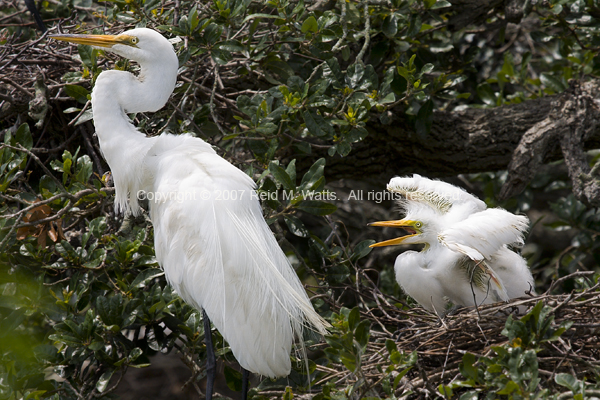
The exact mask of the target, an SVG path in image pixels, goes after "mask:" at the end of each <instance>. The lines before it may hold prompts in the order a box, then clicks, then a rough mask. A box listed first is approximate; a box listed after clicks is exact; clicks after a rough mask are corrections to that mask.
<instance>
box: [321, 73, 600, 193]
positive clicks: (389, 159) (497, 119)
mask: <svg viewBox="0 0 600 400" xmlns="http://www.w3.org/2000/svg"><path fill="white" fill-rule="evenodd" d="M581 86H584V87H585V90H584V92H585V93H584V94H580V95H574V94H573V93H572V89H569V90H568V91H566V92H564V93H562V94H559V95H555V96H549V97H544V98H540V99H536V100H530V101H527V102H524V103H520V104H515V105H510V106H505V107H498V108H492V109H475V108H473V109H467V110H464V111H458V112H436V113H434V118H433V124H432V128H431V132H430V133H429V134H428V135H427V137H426V138H425V140H420V139H419V137H418V136H417V135H416V133H415V131H414V129H413V128H412V124H410V123H409V122H408V121H407V118H406V117H405V116H404V115H403V113H402V112H401V111H400V110H398V113H397V114H394V115H391V118H392V123H391V124H389V125H382V124H381V123H380V122H379V119H378V118H377V117H376V116H374V117H373V118H372V120H371V122H370V123H369V125H368V126H367V128H368V130H369V136H368V137H367V138H366V139H365V140H364V141H363V142H361V143H358V144H356V145H355V148H354V149H353V151H352V152H351V153H350V155H349V156H347V157H345V158H339V157H338V158H330V159H329V160H328V167H327V169H326V173H327V174H328V176H329V178H330V179H338V178H353V179H358V180H365V179H368V180H369V181H372V182H375V183H377V184H382V185H383V184H385V183H387V182H388V180H389V179H390V178H391V177H393V176H396V175H403V174H412V173H421V174H426V175H428V176H444V175H456V174H460V173H475V172H483V171H496V170H502V169H507V168H508V167H509V164H510V171H511V176H510V178H509V181H508V182H507V186H506V188H505V189H503V194H504V195H505V196H512V195H515V194H517V193H518V192H520V191H521V190H523V189H524V188H525V186H526V185H527V184H528V183H529V182H530V180H531V179H532V178H533V176H534V175H535V172H536V170H537V168H538V167H539V166H540V165H541V164H543V163H546V162H549V161H554V160H558V159H561V158H563V154H564V157H565V158H568V159H567V160H566V161H567V167H568V168H569V174H570V176H571V179H573V180H574V183H573V186H574V191H575V194H576V196H577V197H578V198H579V199H581V200H582V201H585V202H587V203H589V204H595V200H594V198H598V197H600V194H599V192H598V186H597V185H598V183H597V182H598V181H597V178H595V179H594V178H593V176H592V174H591V173H590V168H589V166H587V164H586V160H585V154H584V151H585V150H587V149H591V148H597V147H600V130H598V129H596V128H597V126H596V123H595V120H596V119H597V118H598V114H597V113H598V111H597V108H596V106H595V103H594V101H593V97H592V95H593V94H597V93H599V92H598V91H597V89H596V87H597V86H600V82H598V81H592V82H589V83H587V84H585V85H581ZM573 87H579V86H578V85H577V84H576V83H573V85H572V88H573ZM573 96H575V97H574V98H573ZM567 103H568V104H567ZM556 104H560V105H563V106H561V107H558V108H556V106H555V105H556ZM563 118H565V122H564V123H562V125H560V126H561V129H558V130H557V126H555V125H556V121H562V119H563ZM561 151H562V153H561ZM579 188H580V189H579ZM578 193H583V195H582V194H578ZM594 193H596V194H594ZM583 196H585V197H583Z"/></svg>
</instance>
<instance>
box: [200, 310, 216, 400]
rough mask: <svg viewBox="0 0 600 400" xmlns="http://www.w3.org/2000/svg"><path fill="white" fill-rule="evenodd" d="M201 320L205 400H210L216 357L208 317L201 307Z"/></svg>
mask: <svg viewBox="0 0 600 400" xmlns="http://www.w3.org/2000/svg"><path fill="white" fill-rule="evenodd" d="M202 320H203V322H204V343H206V400H212V394H213V386H214V383H215V370H216V365H217V359H216V357H215V349H214V347H213V341H212V334H211V332H210V319H208V315H206V311H204V309H202Z"/></svg>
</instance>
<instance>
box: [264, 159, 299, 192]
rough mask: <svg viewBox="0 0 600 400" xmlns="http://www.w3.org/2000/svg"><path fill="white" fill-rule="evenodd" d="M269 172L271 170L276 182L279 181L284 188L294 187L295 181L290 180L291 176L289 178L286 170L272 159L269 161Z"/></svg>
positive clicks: (292, 188) (291, 188)
mask: <svg viewBox="0 0 600 400" xmlns="http://www.w3.org/2000/svg"><path fill="white" fill-rule="evenodd" d="M269 172H271V174H272V175H273V178H275V181H276V182H279V183H281V184H282V185H283V187H284V189H287V190H294V189H296V183H295V182H292V178H290V176H289V175H288V173H287V172H286V170H285V169H283V168H282V167H280V166H279V165H278V164H277V163H275V162H274V161H271V163H270V164H269Z"/></svg>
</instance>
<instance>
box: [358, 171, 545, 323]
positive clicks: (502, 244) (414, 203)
mask: <svg viewBox="0 0 600 400" xmlns="http://www.w3.org/2000/svg"><path fill="white" fill-rule="evenodd" d="M387 189H388V190H389V191H390V192H392V193H397V194H399V195H400V197H401V198H400V200H399V205H400V207H401V208H402V209H403V210H404V212H405V214H406V215H405V218H404V219H402V220H398V221H380V222H374V223H372V224H370V225H373V226H390V227H397V228H402V229H404V230H405V231H407V232H408V233H409V234H408V235H406V236H402V237H399V238H396V239H391V240H386V241H384V242H379V243H375V244H373V245H371V247H380V246H390V245H399V244H425V247H424V248H423V250H422V251H421V252H415V251H406V252H404V253H402V254H400V255H399V256H398V258H397V259H396V263H395V266H394V268H395V272H396V280H397V281H398V283H399V284H400V286H401V287H402V289H403V290H404V291H405V292H406V293H407V294H408V295H409V296H411V297H412V298H413V299H415V300H416V301H418V302H419V303H420V304H421V305H422V306H423V307H424V308H426V309H428V310H430V311H435V312H436V313H438V314H439V315H443V314H444V313H445V311H446V309H447V307H448V305H449V303H452V304H454V305H464V306H473V305H480V304H485V303H493V302H497V301H508V300H510V299H512V298H515V297H520V296H524V295H525V294H526V293H530V292H533V287H534V280H533V277H532V276H531V272H530V271H529V268H528V267H527V263H526V262H525V260H524V259H523V257H521V256H520V255H519V254H517V253H515V252H514V251H512V250H510V249H509V248H508V246H509V245H522V244H523V232H524V231H525V230H526V229H527V227H528V225H529V220H528V219H527V217H525V216H520V215H514V214H512V213H510V212H508V211H506V210H503V209H500V208H487V207H486V205H485V203H484V202H483V201H481V200H479V199H478V198H476V197H474V196H472V195H471V194H469V193H467V192H466V191H464V190H463V189H461V188H458V187H456V186H453V185H451V184H449V183H445V182H441V181H434V180H430V179H427V178H423V177H421V176H419V175H414V176H413V177H405V178H400V177H397V178H393V179H392V180H391V181H390V183H389V184H388V186H387Z"/></svg>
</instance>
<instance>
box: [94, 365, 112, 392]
mask: <svg viewBox="0 0 600 400" xmlns="http://www.w3.org/2000/svg"><path fill="white" fill-rule="evenodd" d="M114 372H115V370H114V369H111V370H110V371H106V372H105V373H103V374H102V375H101V376H100V378H99V379H98V382H96V390H97V391H98V392H100V393H102V392H104V391H105V390H106V389H107V388H108V383H109V382H110V378H112V376H113V374H114Z"/></svg>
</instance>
